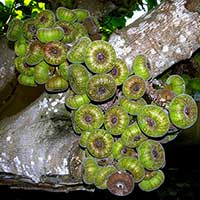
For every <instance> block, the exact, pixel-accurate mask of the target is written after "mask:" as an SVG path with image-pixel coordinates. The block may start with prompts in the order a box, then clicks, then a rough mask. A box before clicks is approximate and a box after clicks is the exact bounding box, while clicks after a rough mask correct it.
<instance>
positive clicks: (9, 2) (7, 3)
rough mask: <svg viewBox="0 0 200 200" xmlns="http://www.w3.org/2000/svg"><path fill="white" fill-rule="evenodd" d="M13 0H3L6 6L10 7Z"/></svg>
mask: <svg viewBox="0 0 200 200" xmlns="http://www.w3.org/2000/svg"><path fill="white" fill-rule="evenodd" d="M14 1H15V0H5V4H6V6H8V7H9V8H11V7H12V5H13V3H14Z"/></svg>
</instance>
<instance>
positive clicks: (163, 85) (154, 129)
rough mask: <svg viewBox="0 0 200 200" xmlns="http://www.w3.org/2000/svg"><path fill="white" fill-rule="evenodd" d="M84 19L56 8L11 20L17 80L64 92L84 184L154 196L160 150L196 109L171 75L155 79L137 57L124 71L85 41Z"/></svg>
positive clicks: (111, 54) (102, 48)
mask: <svg viewBox="0 0 200 200" xmlns="http://www.w3.org/2000/svg"><path fill="white" fill-rule="evenodd" d="M88 17H89V13H88V11H86V10H83V9H75V10H69V9H67V8H64V7H59V8H58V9H57V10H56V14H55V15H54V13H53V12H52V11H49V10H45V11H42V12H41V13H39V14H38V15H36V16H35V18H31V19H27V20H25V21H21V20H19V19H14V20H12V21H11V22H10V24H9V29H8V32H7V38H8V39H9V40H11V41H15V45H14V48H15V52H16V55H17V57H16V59H15V66H16V69H17V71H18V72H19V73H20V75H19V77H18V81H19V82H20V83H21V84H23V85H27V86H36V85H38V84H45V88H46V90H47V91H49V92H63V91H64V92H66V98H65V104H66V107H67V108H68V109H69V110H70V111H71V116H72V125H73V129H74V131H75V133H76V134H79V135H80V140H79V144H80V147H81V148H82V149H83V150H84V152H85V159H84V161H83V163H82V166H83V175H82V177H83V181H84V183H86V184H88V185H93V186H96V187H97V188H99V189H108V190H109V191H110V192H111V193H112V194H114V195H117V196H126V195H128V194H130V193H131V192H132V191H133V190H134V187H135V185H137V186H138V187H139V188H140V189H141V190H143V191H147V192H148V191H152V190H155V189H157V188H158V187H160V186H161V185H162V183H163V182H164V179H165V176H164V173H163V171H162V168H163V167H164V166H165V151H164V148H163V146H162V145H163V143H166V142H168V141H171V140H172V139H174V138H175V137H176V135H177V130H181V129H186V128H189V127H190V126H192V125H193V124H194V123H195V122H196V120H197V116H198V110H197V105H196V103H195V101H194V100H193V98H192V97H191V96H189V95H187V94H185V83H184V80H183V79H182V78H181V77H180V76H179V75H171V76H169V77H168V78H167V79H166V80H165V81H156V80H154V79H152V76H151V73H150V70H149V68H150V66H149V64H148V59H147V58H146V57H145V56H144V55H137V56H136V57H135V59H134V60H133V64H132V67H131V69H129V68H128V67H127V65H126V63H125V61H124V60H123V59H121V58H117V56H116V52H115V50H114V48H113V47H112V46H111V45H110V43H109V42H107V41H103V40H100V39H99V40H91V38H90V33H88V31H87V30H86V28H85V26H84V21H85V20H87V18H88ZM174 132H175V133H174Z"/></svg>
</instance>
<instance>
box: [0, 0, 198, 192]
mask: <svg viewBox="0 0 200 200" xmlns="http://www.w3.org/2000/svg"><path fill="white" fill-rule="evenodd" d="M185 3H186V0H176V1H167V2H165V3H163V4H161V5H160V6H159V7H158V8H157V9H156V10H155V11H152V12H151V13H149V14H147V15H146V16H144V17H143V18H141V19H139V20H137V21H136V22H135V23H133V24H131V25H130V26H128V27H126V28H124V29H123V30H120V31H118V32H117V33H115V34H113V35H112V36H111V38H110V42H111V44H112V45H113V46H114V48H115V50H116V52H117V55H118V56H119V57H122V58H123V59H125V60H126V62H127V64H128V66H129V67H131V65H132V61H133V59H134V57H135V56H136V55H137V54H141V53H142V54H145V55H146V56H147V57H148V58H149V61H150V65H151V74H152V76H153V77H155V76H157V75H159V74H160V73H162V72H163V71H165V70H166V69H168V68H169V67H171V65H173V64H174V63H176V62H178V61H180V60H183V59H186V58H189V57H190V56H191V55H192V53H193V52H194V51H196V49H197V48H199V47H200V40H199V38H200V31H199V30H198V29H199V28H198V27H200V20H199V14H198V13H196V12H190V11H189V10H187V9H186V8H185V6H184V5H185ZM12 56H13V55H12ZM12 56H9V58H8V60H9V62H12V60H13V58H12ZM0 57H1V59H0V63H1V65H0V66H1V67H3V62H4V61H3V59H2V57H4V54H2V53H1V54H0ZM7 75H8V74H7ZM7 75H6V76H7ZM64 96H65V94H64V93H62V94H54V95H52V94H51V95H50V94H43V95H41V97H40V98H39V99H37V100H36V101H35V102H33V103H32V104H31V105H30V106H29V107H27V108H26V109H25V110H23V111H22V112H20V113H18V114H16V115H14V116H13V117H10V118H6V119H4V120H2V121H0V172H1V173H0V184H2V185H10V186H11V187H14V188H15V187H16V188H28V189H41V190H50V191H65V192H68V191H72V190H92V189H93V188H88V187H86V185H84V184H83V182H82V179H81V174H82V169H81V162H82V161H83V159H84V154H83V152H82V150H81V149H80V148H79V146H78V138H79V137H78V136H77V135H75V134H74V133H73V130H72V127H71V122H70V114H69V113H68V112H67V111H66V109H65V106H64V98H65V97H64Z"/></svg>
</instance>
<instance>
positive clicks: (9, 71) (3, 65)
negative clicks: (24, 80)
mask: <svg viewBox="0 0 200 200" xmlns="http://www.w3.org/2000/svg"><path fill="white" fill-rule="evenodd" d="M0 40H1V42H0V55H3V56H1V61H0V92H2V90H3V89H4V88H5V87H6V86H7V85H8V83H9V82H10V81H11V80H12V79H13V77H14V76H15V70H14V69H15V66H14V63H13V59H14V57H15V53H14V51H13V50H12V49H11V48H8V40H7V39H6V38H1V37H0ZM5 50H6V53H5Z"/></svg>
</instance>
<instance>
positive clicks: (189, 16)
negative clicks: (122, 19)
mask: <svg viewBox="0 0 200 200" xmlns="http://www.w3.org/2000/svg"><path fill="white" fill-rule="evenodd" d="M187 2H188V3H187ZM195 2H196V4H193V3H192V1H186V0H178V1H166V2H165V3H163V4H161V5H160V6H159V7H158V8H157V9H155V10H153V11H152V12H150V13H149V14H147V15H145V16H143V17H141V18H140V19H138V20H137V21H135V22H134V23H133V24H130V25H129V26H127V27H126V28H124V29H122V30H120V31H118V32H117V33H115V34H113V35H112V36H111V38H110V43H111V44H112V45H113V46H114V48H115V50H116V52H117V55H118V56H119V57H121V58H123V59H125V61H126V63H127V65H128V66H129V68H131V65H132V63H133V59H134V58H135V56H136V55H137V54H145V55H146V56H147V58H148V59H149V62H150V70H151V74H152V77H155V76H157V75H159V74H161V73H162V72H163V71H165V70H166V69H168V68H169V67H171V66H172V65H173V64H174V63H177V62H178V61H181V60H185V59H188V58H190V57H191V55H192V53H193V52H194V51H196V50H197V49H198V48H199V47H200V31H199V27H200V18H199V14H198V13H197V12H193V11H195V8H196V7H195V6H197V5H199V4H198V3H199V1H195ZM186 3H187V4H186ZM186 7H187V8H188V9H187V8H186ZM191 11H192V12H191Z"/></svg>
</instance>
